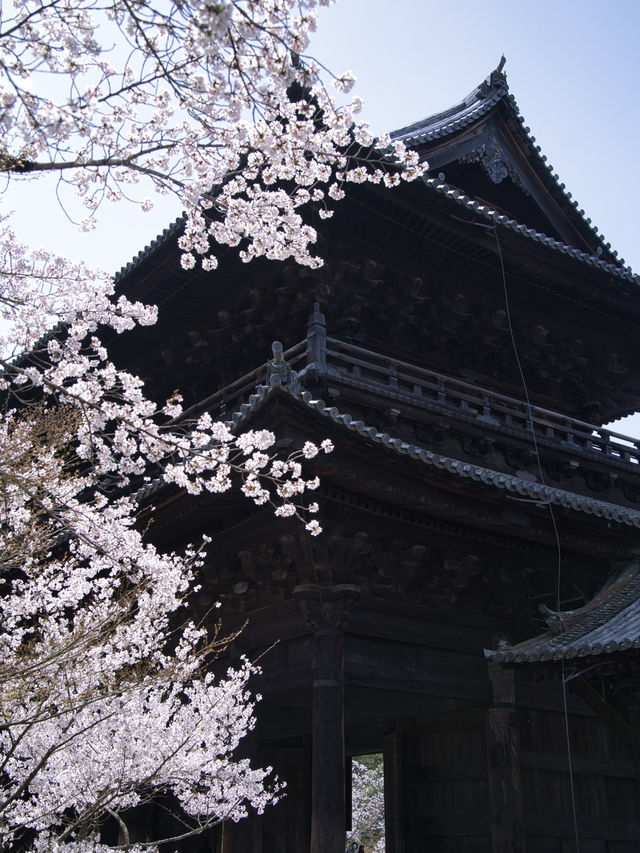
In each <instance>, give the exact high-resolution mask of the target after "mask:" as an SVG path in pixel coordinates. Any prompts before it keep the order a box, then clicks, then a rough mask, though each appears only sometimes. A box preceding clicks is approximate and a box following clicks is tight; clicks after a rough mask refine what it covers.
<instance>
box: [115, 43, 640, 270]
mask: <svg viewBox="0 0 640 853" xmlns="http://www.w3.org/2000/svg"><path fill="white" fill-rule="evenodd" d="M503 65H504V58H503V59H502V60H501V62H500V65H499V66H498V67H497V68H496V69H495V71H492V72H491V74H489V75H488V77H487V78H486V79H485V80H483V82H482V83H481V84H480V85H479V86H476V88H475V89H474V90H473V91H472V92H471V93H470V94H469V95H467V97H466V98H465V99H464V101H462V102H461V103H460V104H458V105H456V106H455V107H452V108H450V109H448V110H445V111H444V112H440V113H436V114H434V115H432V116H429V117H428V118H425V119H423V120H422V121H419V122H416V123H415V124H411V125H408V126H407V127H404V128H401V129H399V130H396V131H393V132H392V133H391V137H392V138H393V139H396V140H401V141H403V142H405V144H407V145H408V146H410V147H417V146H419V145H421V144H424V143H427V142H430V141H433V140H434V139H438V138H441V137H445V136H447V135H449V134H451V133H454V132H455V131H457V130H460V129H462V128H464V127H466V126H468V125H470V124H472V123H473V122H474V121H477V120H478V119H479V118H481V117H482V116H484V115H486V114H487V113H489V112H490V111H491V110H492V109H493V108H494V107H495V106H496V105H497V104H499V103H500V102H501V101H504V102H505V103H506V104H507V105H508V107H509V109H510V111H511V113H512V115H513V116H514V118H515V119H516V120H517V121H518V122H519V123H520V124H521V125H522V128H523V131H524V133H525V135H526V136H527V139H528V141H529V143H530V146H531V150H532V153H533V154H534V156H536V157H537V158H538V160H539V162H540V163H541V164H542V165H543V166H544V168H546V170H547V171H548V172H549V175H550V177H551V179H552V181H553V182H554V183H555V185H556V191H557V192H558V193H560V194H561V195H563V196H564V197H565V199H566V201H567V203H568V204H570V205H572V206H573V207H574V208H575V210H576V214H577V215H578V216H580V218H581V219H582V220H583V222H584V225H585V226H586V227H587V228H589V229H590V230H591V232H592V233H593V235H594V237H595V238H596V239H597V240H598V241H599V242H600V244H601V246H602V248H603V249H606V250H607V251H611V254H612V255H613V256H614V257H617V254H618V253H617V252H616V251H615V250H612V249H611V246H610V244H609V243H606V242H605V237H604V236H603V235H601V234H598V229H597V227H596V226H594V225H592V224H591V220H590V219H589V218H587V216H586V214H585V212H584V210H582V209H581V208H579V206H578V202H577V201H575V200H573V199H572V197H571V193H570V192H567V191H565V185H564V184H563V183H561V182H560V178H559V177H558V175H557V174H556V173H555V172H554V171H553V166H551V165H550V164H548V163H547V158H546V156H545V155H544V154H542V153H541V151H540V146H539V145H536V144H535V143H536V139H535V137H534V136H532V135H531V134H530V130H529V128H528V127H526V126H525V124H524V118H523V117H522V115H521V114H520V109H519V107H518V105H517V103H516V100H515V98H514V97H513V95H512V94H510V92H509V87H508V84H507V78H506V75H505V74H504V73H503V72H502V67H503ZM424 183H425V185H426V186H427V187H429V188H430V189H431V190H433V191H434V192H437V193H438V194H440V195H443V196H445V197H447V198H450V199H454V200H455V201H457V202H458V203H459V204H461V205H463V206H465V207H466V208H468V209H469V210H471V211H473V212H474V213H478V214H480V215H482V216H484V217H486V218H487V219H490V220H491V221H492V222H495V223H497V224H498V225H500V226H503V227H506V228H508V229H509V230H512V231H515V232H518V233H520V234H523V235H525V236H526V237H528V238H530V239H533V240H535V241H536V242H538V243H542V244H544V245H547V246H549V247H551V248H552V249H554V250H556V251H560V252H562V253H563V254H565V255H568V256H571V257H574V258H576V259H577V260H579V261H582V262H584V263H588V264H589V265H590V266H593V267H596V268H599V269H602V270H604V271H606V272H608V273H611V274H613V275H616V276H618V277H620V278H623V279H625V280H627V281H631V282H633V283H634V284H638V283H640V277H639V276H637V275H634V274H633V272H632V271H631V269H630V268H629V267H625V266H624V260H623V259H620V262H619V263H620V266H617V265H616V264H611V263H607V262H606V261H602V260H600V259H599V258H598V256H597V255H590V254H588V253H586V252H582V251H580V250H579V249H576V248H574V247H572V246H569V245H566V244H564V243H561V242H559V241H558V240H554V239H553V238H551V237H548V236H546V235H545V234H542V233H540V232H537V231H535V229H533V228H529V227H527V226H526V225H523V224H522V223H519V222H517V221H516V220H515V219H509V217H507V216H504V215H498V214H497V212H496V211H494V210H493V209H492V208H491V207H489V206H487V205H483V204H481V203H480V202H478V201H475V200H474V199H472V198H470V197H469V196H467V195H464V193H462V192H461V191H460V190H458V189H456V188H455V187H451V186H449V185H448V184H446V183H443V182H440V181H438V180H435V179H429V178H425V179H424ZM184 222H185V217H184V215H183V216H180V217H178V218H177V219H176V220H175V221H174V222H173V223H171V225H169V226H168V227H167V228H165V229H164V231H163V232H162V233H161V234H159V235H158V237H156V239H155V240H153V241H152V242H151V243H149V244H148V245H147V246H145V247H144V249H142V250H141V251H140V252H139V253H138V254H137V255H136V256H135V257H134V258H132V260H131V261H130V262H129V263H128V264H127V265H126V266H124V267H123V268H122V269H121V270H120V271H119V272H118V273H116V276H115V281H116V283H117V282H119V281H120V280H122V279H124V278H125V277H126V276H127V275H128V274H130V273H133V272H134V271H135V269H136V268H137V267H138V266H139V265H140V264H141V263H142V262H143V261H144V260H145V259H146V258H147V257H149V256H151V255H152V254H153V253H154V252H155V251H156V250H157V249H158V248H159V247H160V246H162V245H164V244H165V243H166V242H167V240H169V239H171V238H174V237H177V236H178V234H179V231H180V229H181V228H182V227H183V225H184Z"/></svg>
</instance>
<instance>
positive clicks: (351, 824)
mask: <svg viewBox="0 0 640 853" xmlns="http://www.w3.org/2000/svg"><path fill="white" fill-rule="evenodd" d="M349 764H350V775H349V779H348V782H349V788H350V797H348V799H349V800H350V803H349V805H350V809H349V811H350V821H348V828H347V838H346V850H347V851H352V850H353V851H354V853H358V851H361V850H362V849H364V853H385V823H384V759H383V755H382V753H381V752H373V753H368V754H366V755H354V756H352V757H351V758H350V761H349ZM354 844H355V847H354Z"/></svg>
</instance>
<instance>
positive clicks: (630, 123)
mask: <svg viewBox="0 0 640 853" xmlns="http://www.w3.org/2000/svg"><path fill="white" fill-rule="evenodd" d="M639 37H640V0H608V2H607V3H604V2H601V0H600V2H595V0H555V2H552V0H538V2H535V3H534V2H525V0H449V2H426V1H425V2H418V0H393V2H390V0H386V1H385V2H382V0H338V2H337V3H336V5H335V6H333V7H330V8H328V9H323V10H322V11H321V15H320V27H319V31H318V33H317V35H316V37H315V39H314V43H313V53H314V54H316V55H317V57H318V58H319V59H320V60H321V61H323V62H324V63H325V64H326V65H328V66H329V67H330V68H331V69H332V70H334V71H336V72H342V71H344V70H347V69H350V70H352V71H354V72H355V74H356V76H357V78H358V84H357V86H356V91H357V93H358V94H359V95H360V96H361V97H362V98H363V99H364V101H365V110H364V113H363V117H364V118H365V119H367V120H368V121H369V122H370V124H371V126H372V128H373V129H374V130H375V131H385V130H393V129H395V128H398V127H401V126H403V125H405V124H409V123H411V122H413V121H417V120H418V119H421V118H423V117H425V116H427V115H429V114H431V113H433V112H437V111H440V110H443V109H445V108H447V107H449V106H451V105H453V104H455V103H457V102H458V101H460V100H461V99H462V98H463V97H464V96H465V95H466V94H467V93H468V92H469V91H471V89H473V88H474V87H475V86H476V85H477V84H478V83H479V82H480V81H481V80H482V79H483V78H484V77H485V76H486V75H487V74H488V73H489V72H490V71H491V70H492V69H493V68H495V67H496V65H497V64H498V62H499V60H500V56H501V55H502V54H503V53H504V54H505V56H506V57H507V64H506V67H505V70H506V72H507V77H508V81H509V86H510V89H511V93H512V94H513V95H514V96H515V98H516V100H517V102H518V105H519V107H520V110H521V113H522V114H523V116H524V118H525V122H526V124H527V125H528V126H529V127H530V128H531V130H532V132H533V134H534V135H535V136H536V138H537V142H538V144H539V145H540V146H541V147H542V151H543V152H544V153H545V154H546V155H547V156H548V158H549V162H550V163H552V164H553V166H554V169H555V171H556V172H557V173H558V174H559V176H560V179H561V180H562V181H563V182H564V183H565V184H566V186H567V189H568V190H569V191H570V192H571V193H572V194H573V197H574V198H575V199H576V200H577V201H578V202H579V205H580V206H581V207H583V208H584V209H585V211H586V213H587V215H588V216H589V217H591V219H592V221H593V223H594V224H595V225H597V226H598V228H599V229H600V231H601V232H602V233H603V234H604V235H605V236H606V239H607V240H608V241H609V242H610V243H611V245H612V246H613V248H615V249H617V250H618V252H619V253H620V255H621V256H622V257H624V258H625V260H626V262H627V263H629V264H630V265H631V266H632V268H633V269H634V270H635V271H637V272H640V246H639V245H638V244H639V240H638V207H639V205H638V196H639V194H640V157H639V154H638V148H639V143H638V139H639V138H640V98H639V96H638V88H639V87H640V49H639V47H638V41H639ZM47 195H48V197H47ZM2 204H3V206H5V207H6V206H7V204H8V205H9V206H11V207H16V208H19V210H20V212H21V217H20V218H21V222H22V225H23V228H24V230H25V232H27V231H30V230H31V229H32V228H33V227H34V224H35V226H36V228H37V229H38V232H37V233H36V234H35V235H32V236H33V237H34V239H35V240H36V241H37V242H40V243H42V244H46V245H48V246H49V247H51V248H55V249H58V250H61V251H63V252H68V253H70V254H72V255H74V256H76V257H82V258H83V259H85V260H88V261H93V262H94V263H96V264H99V265H102V266H104V267H105V268H107V269H108V270H109V271H115V270H117V269H119V268H120V266H122V265H123V264H125V263H126V262H127V261H128V260H130V259H131V257H132V256H133V255H134V254H135V253H136V252H137V251H138V250H140V249H141V248H143V247H144V245H145V244H146V243H148V242H149V241H150V240H151V239H153V238H154V237H155V236H156V235H157V234H158V233H159V232H160V231H161V230H162V228H163V227H164V226H165V225H166V224H168V222H169V221H171V220H172V219H173V217H174V216H175V215H177V213H178V211H177V210H176V208H175V206H174V205H172V204H170V205H165V206H163V207H159V208H158V209H156V210H155V211H153V212H152V213H151V214H146V215H145V214H143V213H140V212H139V211H137V210H135V209H129V210H127V208H126V207H124V206H118V207H116V208H112V209H110V210H107V211H106V215H105V217H104V222H103V226H102V227H101V229H100V230H99V231H98V232H96V233H94V234H91V235H88V236H87V235H81V234H78V233H77V232H76V231H74V230H73V229H72V228H71V227H63V226H62V225H60V227H59V224H60V222H61V217H60V215H59V212H58V211H57V209H56V207H55V201H54V199H53V193H52V192H49V193H44V192H43V188H42V186H41V185H40V184H31V185H26V186H25V185H22V186H21V187H20V188H19V191H18V192H14V193H12V195H11V199H10V200H9V199H7V198H6V197H5V199H3V200H2ZM34 210H37V211H38V212H37V214H36V215H35V216H34ZM634 431H635V432H637V433H638V435H640V427H637V428H636V427H634Z"/></svg>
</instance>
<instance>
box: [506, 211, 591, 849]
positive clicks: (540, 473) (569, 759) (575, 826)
mask: <svg viewBox="0 0 640 853" xmlns="http://www.w3.org/2000/svg"><path fill="white" fill-rule="evenodd" d="M491 230H492V231H493V235H494V237H495V241H496V248H497V250H498V258H499V260H500V272H501V274H502V287H503V294H504V306H505V313H506V319H507V324H508V327H509V335H510V337H511V346H512V348H513V354H514V356H515V360H516V365H517V367H518V372H519V374H520V381H521V382H522V389H523V392H524V397H525V403H526V407H527V416H528V419H529V424H530V425H531V436H532V440H533V448H534V452H535V457H536V463H537V466H538V476H539V478H540V482H541V484H542V485H543V486H546V482H545V478H544V471H543V468H542V458H541V455H540V449H539V447H538V440H537V438H536V429H535V424H534V422H533V406H532V405H531V399H530V397H529V389H528V387H527V380H526V378H525V375H524V370H523V369H522V362H521V361H520V355H519V353H518V347H517V344H516V338H515V333H514V329H513V323H512V321H511V309H510V306H509V292H508V289H507V276H506V272H505V268H504V258H503V256H502V246H501V245H500V239H499V237H498V228H497V222H496V217H495V215H494V217H493V227H492V228H491ZM546 505H547V507H548V509H549V516H550V518H551V524H552V526H553V532H554V536H555V541H556V551H557V571H556V610H557V611H558V612H560V610H561V606H560V602H561V599H560V586H561V579H562V547H561V544H560V534H559V532H558V524H557V521H556V516H555V511H554V508H553V504H552V502H551V499H549V500H547V501H546ZM560 680H561V684H562V707H563V713H564V727H565V736H566V742H567V765H568V772H569V788H570V791H571V813H572V817H573V830H574V837H575V843H576V853H580V839H579V834H578V812H577V808H576V792H575V782H574V778H573V755H572V749H571V739H570V736H569V711H568V706H567V682H566V679H565V671H564V658H562V659H561V679H560Z"/></svg>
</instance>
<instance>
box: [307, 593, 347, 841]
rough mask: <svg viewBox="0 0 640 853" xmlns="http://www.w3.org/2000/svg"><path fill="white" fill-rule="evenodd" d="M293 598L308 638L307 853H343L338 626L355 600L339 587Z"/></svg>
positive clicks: (340, 641) (341, 654)
mask: <svg viewBox="0 0 640 853" xmlns="http://www.w3.org/2000/svg"><path fill="white" fill-rule="evenodd" d="M294 595H295V597H296V599H297V601H298V603H299V605H300V607H301V609H302V612H303V614H304V617H305V622H306V624H307V626H308V627H309V628H310V629H311V630H312V631H313V634H314V651H313V654H314V658H313V698H312V702H313V724H312V748H311V844H310V851H311V853H344V842H345V827H346V798H345V756H344V632H343V629H344V626H345V625H346V623H347V621H348V619H349V616H350V615H351V610H352V608H353V605H354V603H355V601H356V599H357V598H358V596H359V595H360V590H359V589H358V587H356V586H351V585H348V584H340V585H337V586H331V587H322V586H319V585H316V584H309V585H304V586H299V587H296V589H295V591H294Z"/></svg>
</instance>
